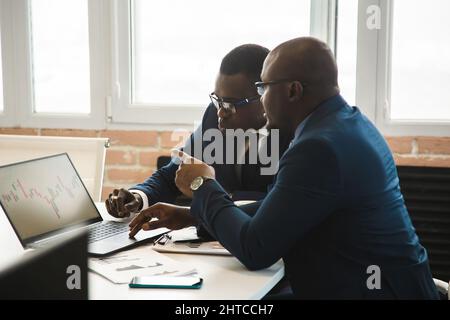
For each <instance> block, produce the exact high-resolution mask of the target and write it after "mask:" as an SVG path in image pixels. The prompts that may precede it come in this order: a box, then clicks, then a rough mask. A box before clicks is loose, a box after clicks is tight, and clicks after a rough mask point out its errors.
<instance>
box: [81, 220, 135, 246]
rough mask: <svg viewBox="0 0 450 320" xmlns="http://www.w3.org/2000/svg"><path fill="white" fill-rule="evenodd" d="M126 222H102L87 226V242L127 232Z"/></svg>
mask: <svg viewBox="0 0 450 320" xmlns="http://www.w3.org/2000/svg"><path fill="white" fill-rule="evenodd" d="M128 231H129V227H128V224H127V223H113V222H110V223H102V224H96V225H94V226H91V227H89V236H88V243H92V242H96V241H99V240H103V239H105V238H109V237H112V236H114V235H116V234H119V233H124V232H128Z"/></svg>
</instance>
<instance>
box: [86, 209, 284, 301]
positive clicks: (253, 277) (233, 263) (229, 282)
mask: <svg viewBox="0 0 450 320" xmlns="http://www.w3.org/2000/svg"><path fill="white" fill-rule="evenodd" d="M97 206H98V207H99V209H100V212H101V214H102V216H103V217H104V218H105V219H108V213H107V212H106V211H105V208H104V206H103V205H101V204H97ZM147 246H149V247H151V245H147ZM149 250H150V248H149ZM164 255H167V256H168V257H170V258H172V259H174V260H177V261H180V262H184V263H187V264H190V265H193V266H195V267H196V268H197V270H198V273H199V275H200V277H201V278H203V285H202V287H201V288H200V289H153V288H146V289H141V288H140V289H131V288H129V287H128V285H126V284H114V283H112V282H111V281H109V280H107V279H106V278H104V277H102V276H101V275H99V274H96V273H94V272H89V275H88V283H89V299H120V300H127V299H132V300H142V299H144V300H220V299H223V300H231V299H237V300H241V299H261V298H262V297H264V296H265V295H266V294H267V293H268V292H269V291H270V290H271V289H272V288H273V287H274V286H275V285H276V284H277V283H278V281H280V280H281V278H282V277H283V276H284V264H283V262H282V261H281V260H280V261H278V262H277V263H276V264H274V265H273V266H272V267H270V268H267V269H264V270H259V271H249V270H247V269H246V268H245V267H244V266H243V265H242V264H241V263H240V262H239V260H237V259H236V258H235V257H231V256H212V255H194V254H176V253H170V254H169V253H164Z"/></svg>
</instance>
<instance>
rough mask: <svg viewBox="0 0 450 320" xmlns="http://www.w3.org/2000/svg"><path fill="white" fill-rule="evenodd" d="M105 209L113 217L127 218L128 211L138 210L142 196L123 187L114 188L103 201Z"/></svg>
mask: <svg viewBox="0 0 450 320" xmlns="http://www.w3.org/2000/svg"><path fill="white" fill-rule="evenodd" d="M105 205H106V210H108V213H109V214H110V215H112V216H113V217H115V218H127V217H129V216H130V213H134V212H139V209H140V208H141V206H142V198H141V196H140V195H138V194H136V193H131V192H130V191H128V190H125V189H114V191H113V192H112V193H111V194H110V195H109V197H108V199H106V201H105Z"/></svg>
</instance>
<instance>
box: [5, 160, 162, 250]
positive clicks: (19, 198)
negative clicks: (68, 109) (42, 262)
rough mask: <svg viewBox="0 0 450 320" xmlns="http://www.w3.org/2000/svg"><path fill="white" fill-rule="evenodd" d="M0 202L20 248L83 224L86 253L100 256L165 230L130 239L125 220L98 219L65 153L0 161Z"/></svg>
mask: <svg viewBox="0 0 450 320" xmlns="http://www.w3.org/2000/svg"><path fill="white" fill-rule="evenodd" d="M0 204H1V206H2V208H3V210H4V212H5V214H6V216H7V218H8V219H9V221H10V223H11V225H12V227H13V228H14V230H15V232H16V234H17V236H18V238H19V240H20V242H21V243H22V246H23V247H24V248H29V247H40V246H43V245H47V244H48V242H51V241H55V240H57V239H60V237H70V233H71V232H74V231H75V230H78V229H80V228H86V229H87V231H88V233H89V236H88V253H89V254H91V255H95V256H102V255H106V254H110V253H113V252H117V251H119V250H122V249H125V248H129V247H132V246H136V245H138V244H140V243H143V242H146V241H150V240H152V239H153V238H155V237H157V236H160V235H162V234H164V233H166V232H169V231H170V230H169V229H166V228H159V229H156V230H152V231H145V232H139V233H138V234H137V235H136V236H135V238H134V239H130V238H129V237H128V233H129V228H128V222H126V223H124V222H114V221H105V220H103V218H102V217H101V215H100V213H99V211H98V209H97V207H96V206H95V204H94V202H93V201H92V198H91V197H90V195H89V193H88V191H87V189H86V187H85V186H84V184H83V181H82V180H81V179H80V176H79V175H78V173H77V171H76V169H75V167H74V165H73V163H72V161H71V160H70V158H69V156H68V154H67V153H62V154H57V155H52V156H48V157H43V158H38V159H33V160H28V161H24V162H19V163H14V164H9V165H5V166H0Z"/></svg>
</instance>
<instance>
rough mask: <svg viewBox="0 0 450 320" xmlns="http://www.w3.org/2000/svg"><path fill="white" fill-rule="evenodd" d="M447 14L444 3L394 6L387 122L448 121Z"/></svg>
mask: <svg viewBox="0 0 450 320" xmlns="http://www.w3.org/2000/svg"><path fill="white" fill-rule="evenodd" d="M448 12H450V2H449V1H448V0H434V1H431V2H426V1H422V0H409V1H395V2H394V11H393V19H392V21H393V39H392V67H391V77H392V78H391V105H390V107H391V108H390V110H391V113H390V118H391V119H394V120H421V121H427V120H441V121H442V120H450V90H449V88H450V59H449V57H450V37H449V30H450V19H448Z"/></svg>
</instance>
